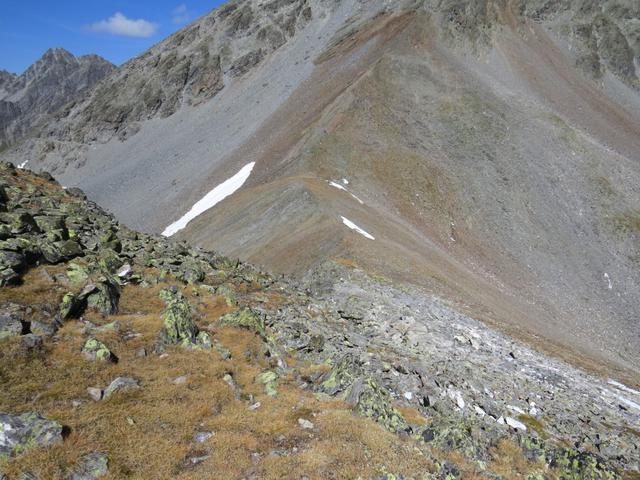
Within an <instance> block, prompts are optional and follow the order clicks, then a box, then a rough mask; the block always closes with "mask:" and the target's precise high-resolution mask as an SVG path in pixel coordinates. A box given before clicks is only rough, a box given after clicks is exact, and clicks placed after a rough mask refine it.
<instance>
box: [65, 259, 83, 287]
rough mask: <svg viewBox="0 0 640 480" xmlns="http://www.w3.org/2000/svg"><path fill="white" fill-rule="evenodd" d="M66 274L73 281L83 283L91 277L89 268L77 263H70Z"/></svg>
mask: <svg viewBox="0 0 640 480" xmlns="http://www.w3.org/2000/svg"><path fill="white" fill-rule="evenodd" d="M66 275H67V277H68V278H69V280H71V281H72V282H73V283H82V282H85V281H86V280H87V279H88V278H89V272H88V271H87V269H86V268H85V267H83V266H82V265H79V264H77V263H71V264H70V265H69V268H68V269H67V272H66Z"/></svg>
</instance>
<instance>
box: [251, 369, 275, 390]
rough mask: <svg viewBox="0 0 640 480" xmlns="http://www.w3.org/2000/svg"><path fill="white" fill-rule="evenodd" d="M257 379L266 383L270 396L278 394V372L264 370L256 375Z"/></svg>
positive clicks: (265, 386)
mask: <svg viewBox="0 0 640 480" xmlns="http://www.w3.org/2000/svg"><path fill="white" fill-rule="evenodd" d="M256 381H257V382H258V383H262V384H263V385H264V390H265V393H266V394H267V395H269V396H270V397H275V396H276V395H277V394H278V391H277V390H276V385H277V382H278V374H277V373H276V372H273V371H271V370H267V371H266V372H262V373H260V374H258V376H256Z"/></svg>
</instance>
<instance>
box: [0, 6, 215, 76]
mask: <svg viewBox="0 0 640 480" xmlns="http://www.w3.org/2000/svg"><path fill="white" fill-rule="evenodd" d="M222 3H224V1H223V0H185V1H183V0H62V1H51V0H0V69H3V70H9V71H10V72H14V73H22V72H23V71H24V70H25V69H26V68H27V67H28V66H29V65H31V64H32V63H33V62H34V61H36V60H37V59H38V58H40V56H42V54H43V53H44V52H45V51H46V50H47V49H48V48H51V47H62V48H65V49H67V50H69V51H70V52H71V53H73V54H74V55H85V54H88V53H96V54H98V55H101V56H103V57H104V58H106V59H107V60H109V61H111V62H113V63H115V64H117V65H120V64H121V63H123V62H125V61H127V60H129V59H130V58H132V57H134V56H136V55H137V54H139V53H141V52H143V51H144V50H146V49H147V48H149V47H150V46H151V45H153V44H154V43H157V42H158V41H160V40H162V39H163V38H165V37H166V36H167V35H169V34H171V33H173V32H175V31H176V30H179V29H180V28H182V27H184V26H185V25H187V24H188V23H189V22H191V21H193V20H195V19H196V18H198V17H200V16H202V15H204V14H206V13H208V12H209V11H211V10H212V9H214V8H215V7H217V6H219V5H220V4H222Z"/></svg>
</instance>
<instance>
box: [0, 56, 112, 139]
mask: <svg viewBox="0 0 640 480" xmlns="http://www.w3.org/2000/svg"><path fill="white" fill-rule="evenodd" d="M114 69H115V66H114V65H112V64H111V63H109V62H108V61H106V60H105V59H103V58H101V57H99V56H97V55H85V56H82V57H77V58H76V57H74V56H73V55H72V54H71V53H69V52H67V51H66V50H64V49H62V48H54V49H50V50H47V51H46V52H45V54H44V55H43V56H42V57H41V58H40V59H39V60H38V61H37V62H35V63H34V64H33V65H31V66H30V67H29V68H28V69H27V70H26V71H25V72H24V73H23V74H22V75H20V76H17V75H11V74H9V73H8V72H0V147H2V146H5V147H6V146H7V145H10V144H13V143H15V142H16V141H18V140H20V139H21V138H22V137H24V136H25V135H27V134H30V133H32V131H33V130H36V129H38V128H39V127H42V126H43V125H44V123H45V122H46V121H47V120H49V119H50V118H51V116H52V114H54V113H56V112H57V111H58V110H60V109H61V108H62V107H63V106H65V105H66V104H68V103H69V102H73V101H76V100H78V99H79V98H80V97H81V96H82V95H83V94H84V93H85V92H86V91H87V90H88V89H90V88H91V87H93V86H94V85H96V84H97V83H98V82H99V81H100V80H102V79H103V78H104V77H105V76H107V75H108V74H109V73H111V72H112V71H113V70H114Z"/></svg>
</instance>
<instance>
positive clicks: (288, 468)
mask: <svg viewBox="0 0 640 480" xmlns="http://www.w3.org/2000/svg"><path fill="white" fill-rule="evenodd" d="M62 271H63V270H62ZM35 274H36V273H35V271H34V272H33V275H35ZM28 275H32V273H31V272H30V273H29V274H28ZM34 279H35V277H30V280H34ZM46 287H47V286H46V282H45V281H43V282H40V283H38V282H34V281H29V282H27V283H26V284H25V285H24V286H22V287H18V288H16V289H12V291H11V295H10V296H11V298H12V299H13V301H21V300H25V299H27V298H30V296H31V295H33V294H34V292H35V291H37V290H41V291H42V293H43V294H47V288H46ZM162 287H163V285H157V286H153V287H151V288H147V289H144V288H140V287H136V286H126V287H125V288H124V289H123V292H122V298H121V303H120V310H121V314H119V315H115V316H110V317H106V318H102V317H100V316H98V315H95V314H93V315H90V318H91V320H92V321H94V322H95V323H96V324H98V325H103V324H106V323H109V322H112V321H114V320H118V322H119V323H120V326H121V327H120V329H119V330H107V331H104V332H100V333H97V334H96V337H97V338H98V339H100V340H101V341H103V342H104V343H106V344H107V345H108V346H109V348H110V349H111V350H112V351H113V352H114V353H115V354H116V355H117V356H118V358H119V362H118V363H117V364H104V363H95V362H90V361H87V360H85V359H84V357H83V356H82V354H81V349H82V346H83V343H84V341H85V339H86V336H85V335H83V333H82V327H83V325H82V324H81V323H80V322H78V321H71V322H68V323H67V324H65V326H64V327H63V328H62V329H61V330H60V331H59V333H58V337H59V339H58V341H56V342H55V343H53V342H49V343H47V344H46V349H45V350H46V351H45V352H44V353H42V354H36V355H31V356H24V355H23V354H21V353H20V348H19V341H17V340H8V341H5V342H4V343H3V345H2V347H3V348H2V349H1V351H0V380H1V381H2V385H3V390H2V394H1V395H0V411H6V412H12V413H22V412H26V411H37V412H40V413H42V414H43V415H45V416H46V417H48V418H52V419H55V420H58V421H59V422H61V423H62V424H63V425H65V426H67V427H69V429H70V434H69V436H68V437H67V438H66V439H65V441H64V443H63V444H62V445H57V446H55V447H50V448H35V449H32V450H30V451H28V452H27V453H26V454H24V455H22V456H20V457H18V458H16V459H13V460H12V461H10V462H8V463H7V464H5V465H3V466H1V467H0V468H1V469H4V471H6V473H7V474H9V476H10V478H12V477H13V476H17V475H18V474H19V473H21V472H27V471H29V472H32V473H34V474H36V475H38V476H39V478H42V479H43V480H44V479H55V478H62V477H63V475H64V472H67V471H68V469H69V468H71V467H72V466H73V465H74V464H75V462H77V460H78V459H79V458H80V457H81V456H82V455H83V454H86V453H89V452H94V451H100V452H104V453H106V454H107V455H108V456H109V476H108V478H111V479H116V478H124V477H129V478H145V479H154V478H158V479H166V478H181V479H196V478H197V479H201V478H220V474H221V472H224V477H225V478H230V479H231V478H243V477H246V476H247V475H249V474H251V473H254V474H256V475H257V476H258V477H259V478H266V479H275V478H300V476H303V475H306V476H308V477H309V478H318V479H319V478H328V477H333V478H354V477H356V476H358V475H362V476H371V475H373V474H375V473H376V472H381V471H383V470H384V469H387V470H388V471H393V472H396V473H401V474H405V475H407V476H409V477H411V476H414V475H416V474H417V473H418V472H421V471H425V469H430V468H431V463H430V461H429V460H428V459H427V458H426V457H425V456H424V455H423V454H422V453H421V452H420V451H419V450H418V449H416V447H415V444H413V443H412V442H409V441H403V440H401V439H400V438H399V437H397V436H396V435H393V434H391V433H389V432H386V431H385V430H383V429H382V428H381V427H380V426H378V425H377V424H375V423H373V422H372V421H370V420H366V419H362V418H359V417H356V416H354V415H353V414H352V413H351V411H350V409H348V408H347V407H346V406H345V405H343V404H342V403H340V402H336V401H332V400H318V399H316V398H315V396H314V395H313V394H312V393H311V392H306V391H303V390H300V389H299V388H298V387H297V386H296V384H295V381H294V379H293V376H290V377H284V378H282V379H280V381H279V384H278V387H277V390H278V395H277V396H276V397H274V398H272V397H268V396H267V395H265V392H264V386H263V385H261V384H259V383H257V382H256V381H255V377H256V375H257V374H258V373H260V372H261V371H264V370H265V369H267V368H269V366H270V361H271V360H270V359H269V358H267V357H266V356H265V355H264V352H263V344H262V341H261V340H260V339H259V338H258V337H257V336H256V335H254V334H252V333H250V332H248V331H244V330H237V329H233V328H229V327H225V328H221V329H214V330H213V332H212V334H213V335H214V337H215V338H216V339H218V340H219V341H220V342H221V343H222V344H223V345H224V346H225V347H226V348H227V349H229V350H230V351H231V354H232V358H231V359H230V360H226V361H225V360H223V359H222V358H221V357H220V356H219V354H218V353H217V352H216V351H215V350H211V351H206V352H197V351H186V350H183V349H180V348H177V347H176V348H170V349H168V351H167V353H168V356H167V357H165V358H160V357H159V356H157V355H155V354H151V355H148V356H147V357H144V358H139V357H137V356H136V353H135V352H136V350H137V349H138V348H140V347H145V348H146V349H147V351H149V352H151V351H152V348H153V345H154V342H155V339H156V337H157V335H158V332H159V331H160V329H161V327H162V321H161V318H160V312H161V310H162V308H163V304H162V302H161V301H160V300H159V299H158V291H159V290H160V288H162ZM62 290H66V289H62ZM184 290H185V293H186V294H188V295H191V294H190V292H189V288H186V289H184ZM2 292H3V294H4V295H6V296H9V295H8V294H7V293H5V290H3V291H2ZM57 294H58V293H57ZM57 294H56V295H57ZM191 298H192V300H194V303H195V300H198V301H199V313H200V315H201V316H202V318H201V319H200V323H201V324H202V325H206V324H211V323H212V322H214V321H215V320H216V319H217V318H218V317H219V315H220V314H221V313H222V312H224V311H226V310H227V309H228V307H226V305H222V302H221V300H220V299H219V298H217V297H213V296H211V297H208V298H205V297H198V298H194V297H193V296H191ZM56 301H57V299H56ZM131 332H135V333H137V334H138V336H136V337H134V338H129V337H128V336H127V334H128V333H131ZM127 338H129V339H127ZM325 369H326V367H324V366H318V367H314V368H311V367H308V371H309V373H311V372H314V371H324V370H325ZM226 373H230V374H231V375H232V376H233V378H234V381H235V382H236V384H237V385H238V387H239V390H240V392H241V395H240V398H237V397H236V394H235V392H234V391H233V390H232V389H231V388H230V386H229V385H227V383H225V382H224V380H223V377H224V375H225V374H226ZM118 376H131V377H134V378H136V379H137V380H138V381H139V382H140V385H141V388H139V389H137V390H130V391H126V392H123V393H121V394H116V395H115V396H113V397H112V398H110V399H109V400H106V401H101V402H94V401H93V400H91V399H90V398H89V397H88V395H87V392H86V389H87V387H94V386H97V387H100V388H105V387H106V386H107V385H108V384H109V383H110V382H111V381H112V380H113V379H114V378H116V377H118ZM179 376H186V377H187V381H186V383H185V384H181V385H175V384H174V383H172V380H173V379H175V378H176V377H179ZM257 401H259V402H261V406H260V407H259V408H258V409H256V410H255V411H250V410H249V408H248V407H249V405H251V404H252V403H254V402H257ZM74 402H75V403H76V405H77V406H74ZM78 402H79V403H78ZM299 418H305V419H307V420H310V421H312V422H313V423H314V424H315V428H314V429H313V430H304V429H302V428H301V427H300V426H299V424H298V419H299ZM198 431H213V432H215V435H214V436H213V437H212V438H210V439H209V440H208V441H206V442H205V443H203V444H197V443H195V442H194V440H193V436H194V434H195V433H196V432H198ZM198 453H206V454H208V455H210V457H209V458H208V459H207V460H206V461H205V462H203V463H202V464H201V465H196V466H189V467H187V468H185V465H184V464H183V462H184V460H185V458H186V457H188V456H189V455H192V454H198Z"/></svg>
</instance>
